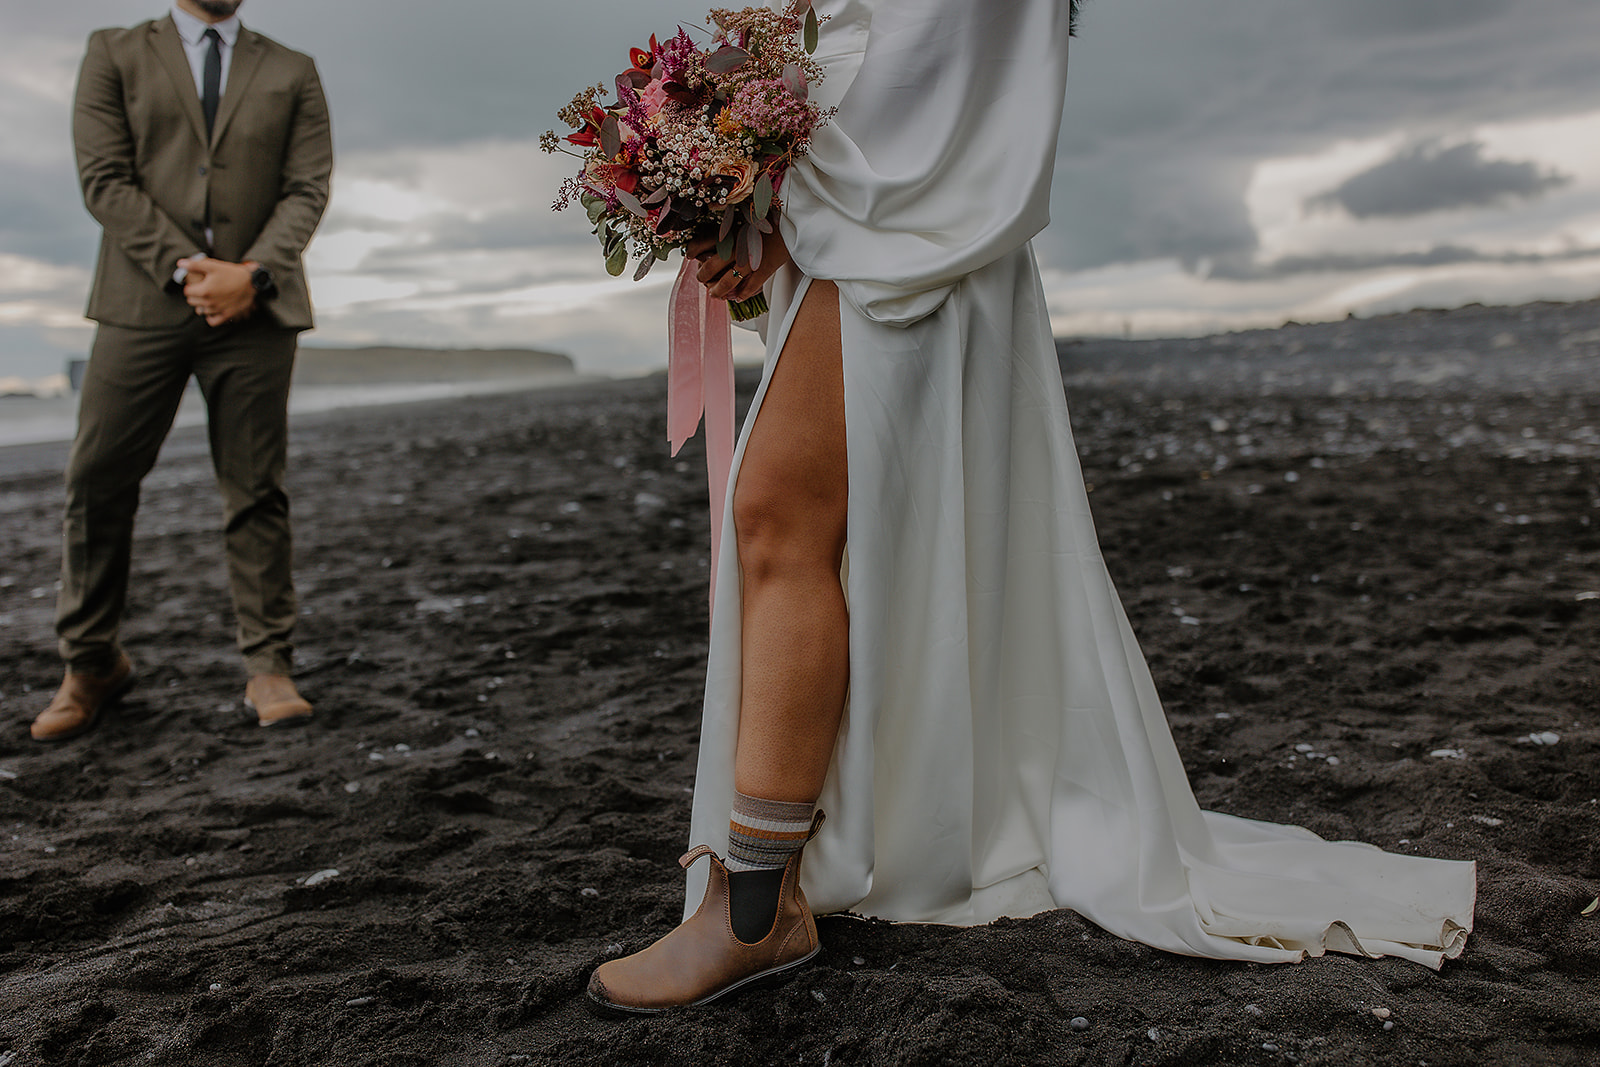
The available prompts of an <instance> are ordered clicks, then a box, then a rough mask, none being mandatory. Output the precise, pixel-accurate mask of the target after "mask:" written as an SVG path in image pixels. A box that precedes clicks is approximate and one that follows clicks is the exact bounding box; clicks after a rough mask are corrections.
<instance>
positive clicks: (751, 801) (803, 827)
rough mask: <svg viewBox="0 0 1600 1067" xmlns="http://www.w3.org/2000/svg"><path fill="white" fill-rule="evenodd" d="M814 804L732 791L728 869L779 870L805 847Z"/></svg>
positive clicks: (814, 808) (814, 807)
mask: <svg viewBox="0 0 1600 1067" xmlns="http://www.w3.org/2000/svg"><path fill="white" fill-rule="evenodd" d="M816 807H817V806H816V805H815V804H793V803H787V802H785V801H781V800H762V799H761V798H759V797H747V796H745V795H744V794H743V793H735V794H734V795H733V814H732V816H731V817H730V818H729V820H728V861H727V867H728V870H730V871H763V870H767V871H770V870H774V869H781V868H782V867H783V866H784V865H785V864H786V863H788V862H789V857H790V856H792V855H794V854H795V853H796V852H798V851H800V849H801V848H803V847H804V846H805V843H806V837H807V836H808V835H809V834H810V833H811V816H812V813H813V812H814V811H816Z"/></svg>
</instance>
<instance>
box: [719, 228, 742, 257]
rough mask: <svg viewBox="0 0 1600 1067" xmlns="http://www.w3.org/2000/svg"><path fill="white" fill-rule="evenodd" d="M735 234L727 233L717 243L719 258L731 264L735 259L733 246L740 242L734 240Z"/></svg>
mask: <svg viewBox="0 0 1600 1067" xmlns="http://www.w3.org/2000/svg"><path fill="white" fill-rule="evenodd" d="M734 237H735V234H733V233H732V232H729V233H725V234H723V235H722V237H721V238H720V239H719V240H718V241H717V258H718V259H720V260H724V261H729V262H731V261H732V259H733V246H734V245H735V244H737V243H738V242H737V241H735V240H734Z"/></svg>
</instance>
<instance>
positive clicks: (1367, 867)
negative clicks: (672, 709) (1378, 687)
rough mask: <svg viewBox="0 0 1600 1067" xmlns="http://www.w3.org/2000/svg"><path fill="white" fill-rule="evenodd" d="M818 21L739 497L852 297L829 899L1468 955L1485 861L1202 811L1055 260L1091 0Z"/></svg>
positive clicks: (731, 736) (725, 590) (1151, 934)
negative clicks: (1078, 43)
mask: <svg viewBox="0 0 1600 1067" xmlns="http://www.w3.org/2000/svg"><path fill="white" fill-rule="evenodd" d="M774 2H777V0H774ZM817 6H818V8H819V9H820V10H821V11H822V12H823V13H824V14H828V15H830V16H832V17H831V18H830V19H829V20H828V21H826V22H824V23H823V27H822V31H823V32H822V40H821V44H820V47H819V49H818V57H819V58H820V59H821V60H822V61H823V62H824V63H826V65H827V75H828V76H827V78H826V80H825V81H824V82H823V83H822V84H821V85H820V86H818V91H817V92H818V98H819V100H820V102H822V103H824V104H829V105H831V104H837V105H838V114H837V116H836V117H835V119H834V121H833V122H832V123H831V124H830V125H829V126H827V127H825V128H824V129H823V130H822V131H820V133H819V134H818V136H817V138H816V141H815V144H814V147H813V150H812V153H811V155H810V156H809V157H808V158H807V159H805V160H803V161H801V163H800V164H799V165H797V166H796V167H795V168H794V169H793V170H792V171H791V172H790V175H789V177H788V179H787V180H786V181H785V183H784V189H783V196H784V220H783V232H784V236H785V239H786V240H787V242H788V244H789V247H790V248H791V250H792V254H793V259H794V264H793V265H792V266H789V267H786V268H785V269H784V270H782V271H780V272H779V273H778V275H776V276H775V277H774V279H773V283H772V286H771V288H770V300H771V305H772V313H771V315H770V317H769V325H768V329H767V331H766V340H767V362H766V367H765V373H764V375H763V378H762V382H761V385H760V386H759V387H758V389H757V392H756V396H755V399H754V401H753V402H752V405H751V409H750V414H749V416H747V419H746V423H745V426H744V429H743V434H742V437H741V440H740V443H739V445H738V447H737V449H736V450H735V455H734V466H733V473H732V479H733V481H734V482H735V483H736V482H737V478H738V470H739V465H740V463H741V462H742V459H743V452H744V447H745V442H746V441H748V439H749V433H750V427H751V426H752V425H753V424H754V422H755V421H756V420H757V419H758V418H759V417H760V412H761V406H762V402H763V400H764V398H765V396H766V392H767V389H768V387H769V385H770V383H771V381H772V371H773V368H774V367H775V366H776V365H777V363H778V361H779V359H780V358H781V356H782V353H783V347H784V344H785V342H786V340H787V338H788V334H789V330H790V328H791V326H792V323H793V321H794V315H795V311H796V310H797V309H798V307H799V305H800V303H801V302H802V301H803V300H804V298H805V295H806V292H807V291H808V287H809V285H810V279H812V278H827V279H832V280H835V281H836V282H837V283H838V286H839V290H840V293H841V295H842V299H841V301H840V309H839V311H840V315H839V319H840V346H841V350H842V355H843V363H844V385H845V424H846V444H847V447H848V453H849V455H848V460H849V478H850V487H849V519H848V529H847V548H846V565H845V573H844V575H843V576H842V577H843V581H844V588H845V594H846V597H847V599H848V602H849V608H850V635H849V643H850V694H849V698H848V702H847V705H846V708H845V719H844V724H843V726H842V728H841V732H840V737H839V741H838V744H837V746H836V748H835V751H834V758H833V763H832V765H831V767H830V770H829V775H828V780H827V783H826V785H825V786H824V789H823V794H822V797H821V800H820V805H821V806H822V808H823V809H824V810H825V811H826V812H827V814H828V822H827V825H826V826H824V827H823V829H822V832H821V833H820V834H819V835H818V836H817V837H816V839H815V840H813V841H812V842H811V844H810V845H808V846H807V848H806V853H805V860H804V864H803V866H802V876H801V877H802V884H803V885H804V887H805V891H806V893H807V895H808V896H809V898H810V900H811V902H812V905H813V906H814V907H815V908H816V909H817V910H818V911H819V913H820V912H829V911H841V910H854V911H858V912H861V913H864V914H868V915H876V916H881V917H883V918H887V919H899V920H915V921H929V922H947V923H981V922H988V921H989V920H991V919H994V918H996V917H998V916H1001V915H1013V916H1022V915H1029V914H1032V913H1034V912H1037V911H1040V910H1043V909H1046V908H1052V907H1066V908H1073V909H1075V910H1077V911H1078V912H1080V913H1081V914H1083V915H1084V916H1086V917H1087V918H1089V919H1091V920H1093V921H1094V922H1096V923H1098V924H1100V925H1101V926H1103V927H1104V928H1106V929H1107V930H1110V931H1112V932H1113V933H1116V934H1120V935H1122V936H1124V937H1128V938H1133V939H1136V940H1139V941H1143V942H1145V943H1147V944H1150V945H1154V946H1157V947H1159V948H1164V949H1169V950H1171V951H1174V952H1182V953H1189V954H1194V955H1203V956H1218V957H1223V958H1231V959H1249V960H1258V961H1262V962H1286V961H1290V960H1297V959H1301V958H1303V957H1304V956H1305V955H1307V954H1320V953H1322V952H1324V951H1327V950H1330V949H1332V950H1339V951H1346V952H1356V953H1364V954H1371V955H1379V954H1393V955H1401V956H1404V957H1406V958H1408V959H1413V960H1416V961H1418V962H1421V963H1425V964H1428V965H1430V966H1434V967H1437V966H1439V964H1440V962H1441V961H1442V960H1443V959H1444V958H1446V957H1448V956H1453V955H1455V954H1457V953H1459V952H1460V951H1461V947H1462V944H1463V941H1464V939H1465V936H1466V932H1467V931H1468V930H1469V929H1471V925H1472V908H1473V898H1474V889H1475V882H1474V869H1473V865H1472V864H1471V863H1466V862H1449V861H1440V860H1431V859H1422V858H1419V857H1412V856H1396V855H1391V854H1389V853H1385V852H1382V851H1380V850H1378V849H1376V848H1373V847H1372V846H1370V845H1366V844H1361V843H1355V842H1327V841H1323V840H1321V839H1320V838H1318V837H1316V836H1315V835H1313V834H1311V833H1309V832H1307V831H1305V830H1302V829H1299V828H1296V827H1292V826H1279V825H1276V824H1272V823H1266V822H1257V821H1253V820H1247V819H1239V818H1235V817H1232V816H1229V815H1224V814H1218V813H1214V812H1205V811H1201V810H1200V808H1199V806H1198V805H1197V804H1196V803H1195V799H1194V795H1193V793H1192V792H1191V790H1190V788H1189V783H1188V780H1187V778H1186V777H1185V775H1184V770H1183V762H1182V760H1181V758H1180V757H1179V754H1178V751H1177V747H1176V746H1175V745H1174V744H1173V740H1172V735H1171V733H1170V731H1169V729H1168V727H1167V722H1166V718H1165V715H1164V714H1163V712H1162V709H1161V703H1160V700H1159V698H1158V696H1157V694H1156V688H1155V684H1154V682H1153V681H1152V679H1151V676H1150V672H1149V670H1148V668H1147V667H1146V665H1145V661H1144V657H1143V655H1142V653H1141V652H1140V649H1139V645H1138V642H1137V640H1136V639H1135V637H1134V634H1133V631H1132V629H1131V627H1130V626H1129V625H1128V620H1127V618H1126V616H1125V615H1124V613H1123V610H1122V606H1121V603H1120V601H1119V599H1118V597H1117V593H1116V590H1115V588H1114V587H1113V585H1112V582H1111V578H1110V576H1109V575H1108V574H1107V571H1106V567H1105V563H1104V560H1103V559H1102V557H1101V554H1100V549H1099V544H1098V542H1097V540H1096V535H1095V530H1094V522H1093V519H1092V517H1091V515H1090V512H1089V501H1088V496H1087V493H1086V491H1085V486H1084V482H1083V476H1082V473H1081V471H1080V470H1079V467H1078V456H1077V448H1076V446H1075V445H1074V443H1073V440H1072V430H1071V426H1070V423H1069V420H1068V417H1067V410H1066V402H1065V397H1064V395H1063V392H1062V384H1061V372H1060V367H1059V364H1058V363H1057V361H1056V353H1055V346H1054V342H1053V340H1052V338H1051V334H1050V322H1049V316H1048V314H1047V313H1046V309H1045V300H1044V293H1043V290H1042V287H1041V285H1040V280H1039V273H1038V268H1037V266H1036V264H1035V262H1034V259H1033V254H1032V249H1031V247H1030V246H1029V244H1028V241H1029V238H1030V237H1031V236H1032V235H1033V234H1034V233H1035V232H1037V231H1038V230H1039V228H1040V227H1041V226H1043V225H1044V223H1045V219H1046V204H1047V199H1048V186H1049V179H1050V172H1051V164H1052V159H1053V156H1054V151H1055V140H1056V128H1057V121H1058V117H1059V114H1060V111H1059V109H1060V106H1061V97H1062V89H1063V84H1064V81H1063V80H1064V77H1065V63H1066V34H1067V20H1068V6H1069V5H1068V4H1067V3H1066V0H817ZM729 497H730V499H731V497H732V494H731V493H730V494H729ZM731 521H732V519H731V513H730V512H729V511H727V510H724V523H725V524H728V523H731ZM714 566H715V567H716V569H717V570H716V573H717V593H716V603H715V605H714V607H713V610H712V622H711V646H710V654H709V660H708V664H707V678H706V697H705V717H704V725H703V728H702V732H701V742H700V758H699V771H698V775H697V778H696V784H695V804H694V815H693V819H692V827H691V833H692V841H693V842H694V843H696V844H699V843H705V844H709V845H711V846H712V847H713V848H715V849H717V850H718V851H721V850H723V849H724V848H725V847H726V843H727V830H728V811H729V807H730V804H731V802H732V799H733V793H734V787H733V764H734V757H735V752H736V742H737V738H738V730H739V701H740V686H741V679H742V673H743V671H742V664H741V661H740V656H741V649H740V645H741V623H742V619H741V611H742V603H741V590H740V573H739V561H738V555H737V547H736V541H735V539H734V538H732V537H726V538H723V540H722V545H721V550H720V552H719V554H718V556H717V559H716V560H715V561H714ZM702 868H703V865H701V867H697V868H696V869H695V870H691V872H690V875H689V878H690V884H689V896H688V900H689V909H688V910H690V911H692V910H693V909H694V907H695V906H697V904H698V902H699V900H700V894H701V891H702V888H703V879H704V875H703V873H702Z"/></svg>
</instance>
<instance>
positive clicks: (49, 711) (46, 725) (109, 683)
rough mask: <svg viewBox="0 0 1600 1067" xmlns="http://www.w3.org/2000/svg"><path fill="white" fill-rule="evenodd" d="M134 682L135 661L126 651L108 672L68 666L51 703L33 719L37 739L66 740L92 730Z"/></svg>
mask: <svg viewBox="0 0 1600 1067" xmlns="http://www.w3.org/2000/svg"><path fill="white" fill-rule="evenodd" d="M132 685H133V662H132V661H131V660H129V659H128V654H127V653H126V652H118V653H117V661H116V662H115V663H114V664H112V665H111V669H110V670H109V671H107V672H106V673H105V674H85V673H82V672H79V671H74V670H72V669H71V668H68V670H67V673H66V677H64V678H62V679H61V688H60V689H57V690H56V695H55V699H53V700H51V701H50V706H49V707H47V708H45V709H44V710H43V711H41V712H40V713H39V717H38V718H37V719H34V720H33V726H32V728H31V729H30V731H29V732H30V733H31V734H32V735H33V739H34V740H35V741H66V740H69V739H70V738H74V737H77V736H79V735H80V734H86V733H88V732H89V731H90V730H93V729H94V727H95V723H97V722H99V721H100V713H101V712H102V711H104V710H105V709H106V708H107V707H108V706H110V705H111V704H113V703H115V702H116V701H117V699H118V698H119V697H121V696H122V694H123V693H126V692H127V691H128V689H129V688H130V687H131V686H132Z"/></svg>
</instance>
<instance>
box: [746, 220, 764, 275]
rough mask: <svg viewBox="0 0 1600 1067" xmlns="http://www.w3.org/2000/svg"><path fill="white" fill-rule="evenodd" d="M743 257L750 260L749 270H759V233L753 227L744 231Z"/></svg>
mask: <svg viewBox="0 0 1600 1067" xmlns="http://www.w3.org/2000/svg"><path fill="white" fill-rule="evenodd" d="M744 243H745V255H746V256H747V257H748V258H749V260H750V269H751V270H759V269H760V268H761V231H760V230H758V229H756V228H755V227H754V226H752V227H750V228H749V229H748V230H746V231H744Z"/></svg>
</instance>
